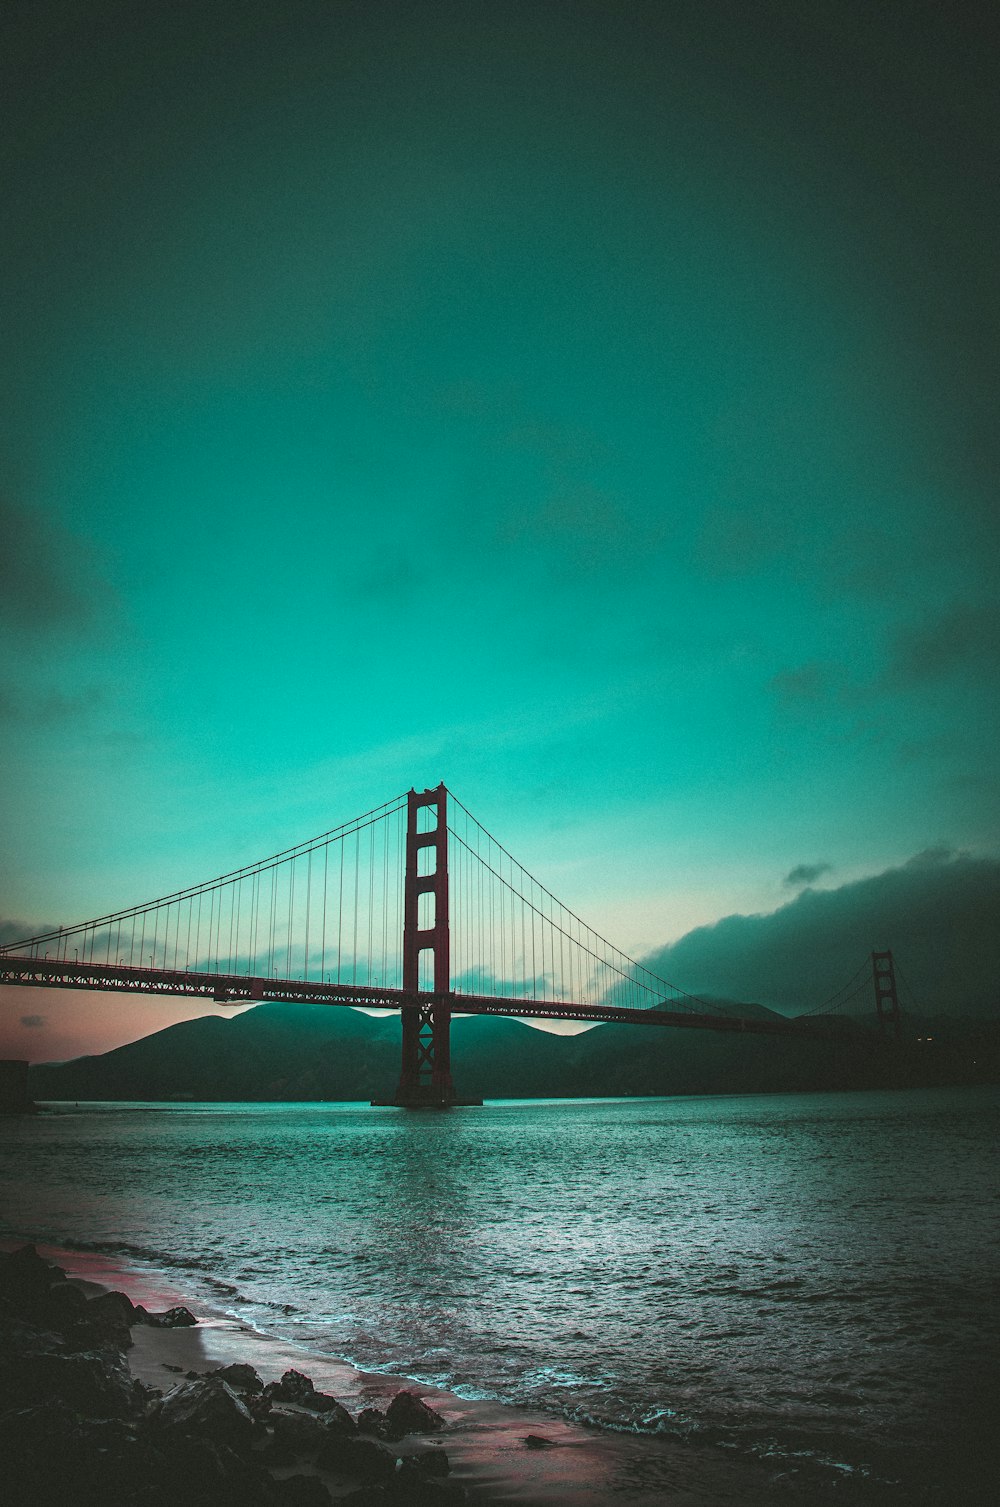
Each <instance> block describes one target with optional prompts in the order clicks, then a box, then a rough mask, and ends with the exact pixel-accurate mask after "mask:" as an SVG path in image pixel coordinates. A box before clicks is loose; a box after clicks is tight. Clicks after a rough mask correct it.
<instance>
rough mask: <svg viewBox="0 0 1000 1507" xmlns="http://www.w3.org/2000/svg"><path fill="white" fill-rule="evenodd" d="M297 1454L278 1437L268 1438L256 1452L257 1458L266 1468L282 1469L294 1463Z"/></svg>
mask: <svg viewBox="0 0 1000 1507" xmlns="http://www.w3.org/2000/svg"><path fill="white" fill-rule="evenodd" d="M297 1458H298V1456H297V1455H296V1454H295V1451H294V1450H293V1449H289V1447H288V1445H287V1444H283V1443H282V1442H281V1440H280V1439H269V1440H268V1441H267V1443H266V1444H265V1445H264V1448H263V1449H262V1450H260V1451H259V1452H258V1459H259V1460H261V1461H262V1462H263V1464H264V1465H266V1466H267V1468H268V1470H284V1469H285V1467H286V1466H288V1465H294V1464H295V1461H296V1459H297Z"/></svg>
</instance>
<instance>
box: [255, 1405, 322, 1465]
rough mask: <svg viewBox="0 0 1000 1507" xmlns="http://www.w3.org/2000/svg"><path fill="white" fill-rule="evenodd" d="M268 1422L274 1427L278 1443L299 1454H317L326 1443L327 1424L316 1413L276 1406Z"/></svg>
mask: <svg viewBox="0 0 1000 1507" xmlns="http://www.w3.org/2000/svg"><path fill="white" fill-rule="evenodd" d="M268 1423H269V1424H270V1426H271V1427H272V1428H273V1429H274V1437H275V1439H276V1440H277V1441H278V1443H279V1444H283V1445H285V1446H286V1447H287V1448H288V1449H290V1450H293V1451H294V1452H295V1454H297V1455H306V1454H315V1453H316V1451H317V1450H318V1449H319V1448H320V1446H321V1445H323V1444H325V1443H326V1439H327V1430H326V1425H325V1424H324V1423H323V1421H322V1419H320V1418H318V1417H317V1416H316V1414H315V1413H306V1412H292V1411H290V1410H288V1409H286V1408H281V1407H276V1408H273V1410H272V1412H271V1416H270V1418H269V1419H268Z"/></svg>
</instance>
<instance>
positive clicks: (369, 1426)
mask: <svg viewBox="0 0 1000 1507" xmlns="http://www.w3.org/2000/svg"><path fill="white" fill-rule="evenodd" d="M358 1432H359V1433H361V1434H374V1435H375V1437H376V1438H377V1439H388V1437H389V1434H390V1432H391V1430H390V1428H389V1425H388V1423H387V1422H386V1418H385V1414H384V1413H383V1412H381V1411H380V1410H379V1409H378V1408H362V1409H361V1412H360V1413H359V1414H358Z"/></svg>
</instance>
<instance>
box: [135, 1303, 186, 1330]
mask: <svg viewBox="0 0 1000 1507" xmlns="http://www.w3.org/2000/svg"><path fill="white" fill-rule="evenodd" d="M134 1313H135V1317H134V1320H133V1322H134V1323H136V1324H149V1325H150V1326H151V1327H152V1328H153V1329H182V1328H186V1327H189V1326H190V1325H192V1324H197V1322H198V1320H197V1319H196V1318H195V1316H194V1314H193V1313H192V1312H191V1310H190V1308H185V1307H184V1305H183V1304H182V1303H179V1304H178V1305H177V1307H176V1308H168V1309H167V1310H166V1312H165V1313H150V1312H149V1311H148V1310H147V1309H145V1308H143V1306H142V1304H141V1303H137V1304H136V1305H135V1310H134Z"/></svg>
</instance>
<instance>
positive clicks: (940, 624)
mask: <svg viewBox="0 0 1000 1507" xmlns="http://www.w3.org/2000/svg"><path fill="white" fill-rule="evenodd" d="M998 669H1000V608H997V607H993V606H990V607H974V606H971V605H969V604H967V603H966V604H960V605H959V606H957V607H953V608H951V609H950V611H948V612H945V613H942V614H941V615H940V616H939V617H937V618H935V619H934V620H933V621H932V622H929V623H927V622H924V623H921V624H919V625H910V626H909V627H906V628H903V629H901V630H900V631H899V633H898V634H897V635H896V639H895V642H894V644H893V646H892V651H891V658H890V664H889V670H888V677H887V678H888V680H889V683H890V684H891V685H894V686H901V687H911V686H921V685H928V684H930V683H932V682H934V681H938V680H943V679H947V678H948V677H950V676H954V675H962V674H975V675H982V674H984V673H992V674H995V673H996V672H997V670H998Z"/></svg>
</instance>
